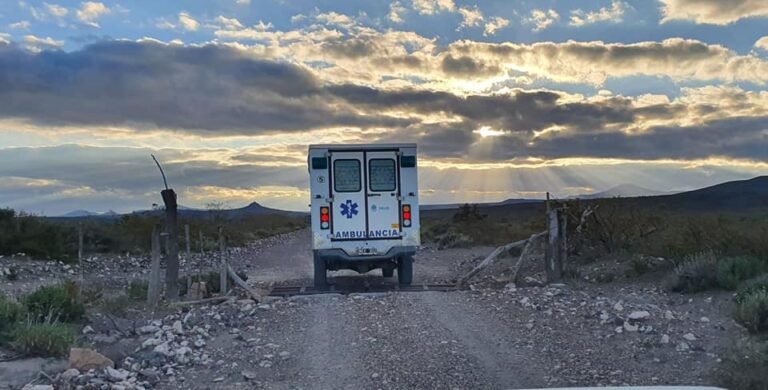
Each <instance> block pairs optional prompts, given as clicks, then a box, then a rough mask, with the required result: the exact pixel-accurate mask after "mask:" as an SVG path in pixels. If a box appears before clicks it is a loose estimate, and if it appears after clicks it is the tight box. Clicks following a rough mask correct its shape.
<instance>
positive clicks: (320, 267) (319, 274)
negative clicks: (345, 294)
mask: <svg viewBox="0 0 768 390" xmlns="http://www.w3.org/2000/svg"><path fill="white" fill-rule="evenodd" d="M327 276H328V272H327V269H326V266H325V260H323V259H322V258H321V257H320V256H318V255H317V254H315V288H317V289H324V288H326V287H328V278H327Z"/></svg>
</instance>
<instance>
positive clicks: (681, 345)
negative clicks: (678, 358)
mask: <svg viewBox="0 0 768 390" xmlns="http://www.w3.org/2000/svg"><path fill="white" fill-rule="evenodd" d="M690 349H691V346H690V345H688V343H686V342H685V341H681V342H680V343H679V344H677V346H676V347H675V350H676V351H677V352H687V351H690Z"/></svg>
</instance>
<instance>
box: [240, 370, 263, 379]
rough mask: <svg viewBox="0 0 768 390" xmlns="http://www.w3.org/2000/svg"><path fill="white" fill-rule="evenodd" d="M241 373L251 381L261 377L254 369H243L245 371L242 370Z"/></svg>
mask: <svg viewBox="0 0 768 390" xmlns="http://www.w3.org/2000/svg"><path fill="white" fill-rule="evenodd" d="M241 374H242V375H243V378H245V379H247V380H249V381H250V380H254V379H256V378H258V377H259V375H258V374H256V373H255V372H253V371H243V372H241Z"/></svg>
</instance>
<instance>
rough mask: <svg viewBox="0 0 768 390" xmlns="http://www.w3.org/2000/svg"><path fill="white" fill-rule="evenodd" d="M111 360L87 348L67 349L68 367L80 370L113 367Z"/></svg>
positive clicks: (113, 363)
mask: <svg viewBox="0 0 768 390" xmlns="http://www.w3.org/2000/svg"><path fill="white" fill-rule="evenodd" d="M114 365H115V362H113V361H112V360H111V359H109V358H108V357H106V356H104V355H102V354H100V353H98V352H96V351H94V350H92V349H87V348H72V349H70V350H69V367H70V368H77V369H78V370H80V371H88V370H92V369H103V368H107V367H113V366H114Z"/></svg>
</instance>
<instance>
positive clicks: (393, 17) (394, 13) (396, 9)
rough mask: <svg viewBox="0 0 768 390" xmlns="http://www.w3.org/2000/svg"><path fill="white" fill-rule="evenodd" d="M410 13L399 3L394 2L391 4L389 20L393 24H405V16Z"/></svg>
mask: <svg viewBox="0 0 768 390" xmlns="http://www.w3.org/2000/svg"><path fill="white" fill-rule="evenodd" d="M406 11H408V10H407V9H406V8H405V7H403V5H402V4H401V3H400V2H399V1H393V2H392V3H391V4H389V13H388V14H387V19H389V20H390V21H391V22H392V23H403V21H404V20H403V14H404V13H405V12H406Z"/></svg>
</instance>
